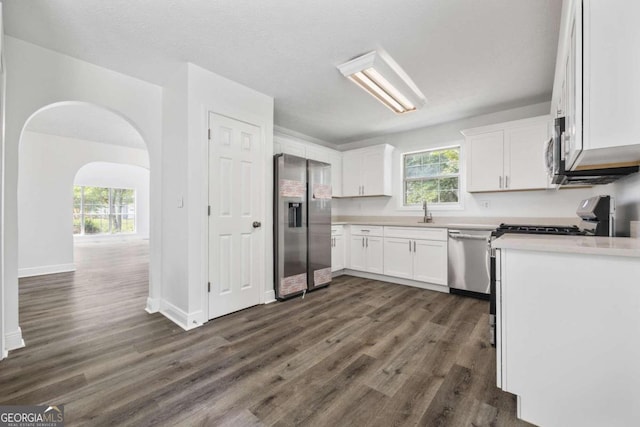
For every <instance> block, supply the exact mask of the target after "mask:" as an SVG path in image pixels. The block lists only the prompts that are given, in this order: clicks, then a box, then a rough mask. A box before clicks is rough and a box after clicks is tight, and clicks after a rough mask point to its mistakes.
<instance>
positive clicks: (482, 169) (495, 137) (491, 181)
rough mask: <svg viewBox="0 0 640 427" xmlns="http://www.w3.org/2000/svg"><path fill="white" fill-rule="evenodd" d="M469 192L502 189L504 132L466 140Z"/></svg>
mask: <svg viewBox="0 0 640 427" xmlns="http://www.w3.org/2000/svg"><path fill="white" fill-rule="evenodd" d="M466 149H467V191H469V192H473V191H496V190H501V189H502V180H503V179H504V178H503V175H504V169H503V165H504V131H502V130H499V131H497V132H487V133H483V134H480V135H472V136H468V137H467V138H466Z"/></svg>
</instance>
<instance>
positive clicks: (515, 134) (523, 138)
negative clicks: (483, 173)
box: [504, 118, 549, 190]
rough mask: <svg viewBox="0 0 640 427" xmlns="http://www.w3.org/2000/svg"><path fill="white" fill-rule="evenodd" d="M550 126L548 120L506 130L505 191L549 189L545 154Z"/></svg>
mask: <svg viewBox="0 0 640 427" xmlns="http://www.w3.org/2000/svg"><path fill="white" fill-rule="evenodd" d="M548 125H549V121H548V118H545V119H544V120H543V121H541V122H540V123H536V124H532V125H530V126H524V127H517V128H513V129H505V131H504V147H505V156H504V175H505V183H504V187H505V189H507V190H528V189H534V188H545V187H546V186H547V171H546V170H545V168H544V157H543V153H544V147H545V142H546V141H547V139H548V137H549V136H548V135H549V130H548ZM541 141H542V143H541Z"/></svg>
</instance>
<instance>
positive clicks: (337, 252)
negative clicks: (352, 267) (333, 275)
mask: <svg viewBox="0 0 640 427" xmlns="http://www.w3.org/2000/svg"><path fill="white" fill-rule="evenodd" d="M342 231H343V227H342V226H341V225H338V226H332V227H331V271H332V272H333V271H340V270H344V268H345V262H344V256H345V251H344V235H343V232H342Z"/></svg>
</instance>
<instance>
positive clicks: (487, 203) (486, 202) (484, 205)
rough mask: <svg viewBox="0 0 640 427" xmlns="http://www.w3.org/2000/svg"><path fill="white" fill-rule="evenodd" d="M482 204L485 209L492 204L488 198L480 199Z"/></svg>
mask: <svg viewBox="0 0 640 427" xmlns="http://www.w3.org/2000/svg"><path fill="white" fill-rule="evenodd" d="M480 206H481V207H483V208H484V209H489V207H490V206H491V204H490V203H489V201H488V200H480Z"/></svg>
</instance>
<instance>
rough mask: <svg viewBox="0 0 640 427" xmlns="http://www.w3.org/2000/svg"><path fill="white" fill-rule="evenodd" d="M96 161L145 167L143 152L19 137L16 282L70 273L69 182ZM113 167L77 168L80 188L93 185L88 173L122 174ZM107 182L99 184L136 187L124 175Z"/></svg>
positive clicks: (26, 135)
mask: <svg viewBox="0 0 640 427" xmlns="http://www.w3.org/2000/svg"><path fill="white" fill-rule="evenodd" d="M97 161H108V162H114V163H123V164H130V165H137V166H138V167H143V168H148V167H149V160H148V155H147V152H146V151H145V150H137V149H133V148H126V147H118V146H115V145H110V144H101V143H97V142H92V141H85V140H80V139H73V138H64V137H60V136H53V135H45V134H41V133H35V132H28V131H26V132H24V133H23V136H22V142H21V144H20V156H19V174H18V212H19V217H18V265H19V272H18V274H19V277H25V276H35V275H39V274H50V273H59V272H62V271H73V270H75V267H74V265H73V223H72V221H71V218H72V206H73V185H74V178H75V177H76V173H78V171H79V170H80V169H81V168H83V166H85V165H87V164H91V165H95V163H91V162H97ZM109 165H113V163H110V164H108V165H107V166H109ZM113 166H114V167H116V170H108V169H107V170H105V169H104V168H98V170H96V168H95V167H93V168H91V167H90V168H89V169H85V168H83V169H85V171H84V173H83V174H81V176H80V182H87V183H88V182H95V183H97V182H99V181H98V180H97V179H96V178H95V174H93V173H92V169H93V172H97V173H105V174H106V173H123V172H125V171H124V170H122V169H121V168H123V167H126V166H125V165H113ZM130 167H131V168H135V167H134V166H130ZM100 169H102V170H100ZM112 169H113V167H112ZM143 171H144V172H146V181H147V182H146V184H145V186H144V188H141V190H142V192H143V193H144V195H143V200H142V201H143V205H145V206H144V208H143V210H144V213H145V214H146V216H147V217H148V208H147V206H148V185H149V184H148V170H144V169H143ZM126 172H130V171H126ZM92 175H93V176H92ZM104 177H105V178H106V177H107V175H104ZM111 177H112V178H111V179H113V181H111V180H110V179H105V178H103V179H102V180H101V181H102V182H113V183H114V184H119V183H122V184H127V185H124V186H125V187H127V188H130V186H131V185H138V186H139V185H140V183H139V182H137V181H138V179H137V178H139V177H138V176H136V175H129V176H128V179H127V178H125V175H120V176H113V175H111ZM92 178H93V179H92ZM141 178H144V175H143V176H142V177H141ZM80 185H84V184H80ZM87 185H91V184H87ZM146 223H147V221H145V224H144V225H143V227H144V228H145V229H146V230H145V234H147V233H148V225H147V224H146Z"/></svg>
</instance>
